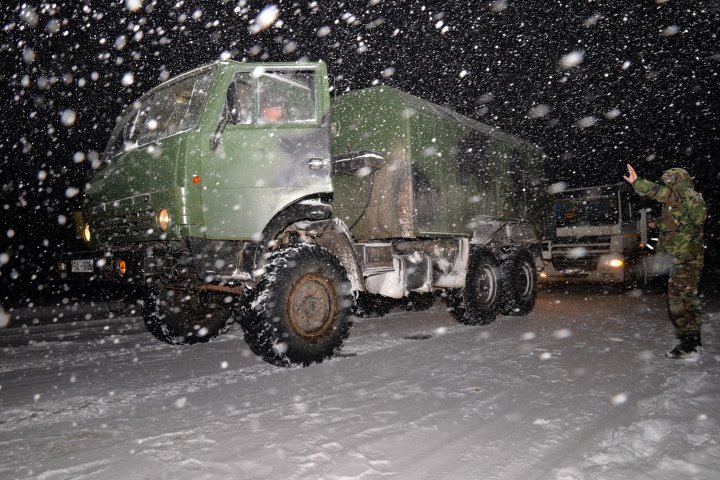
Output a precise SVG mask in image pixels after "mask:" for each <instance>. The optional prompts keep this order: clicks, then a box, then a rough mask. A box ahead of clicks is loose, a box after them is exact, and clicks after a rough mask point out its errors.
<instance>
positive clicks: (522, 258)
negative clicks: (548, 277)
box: [498, 247, 537, 316]
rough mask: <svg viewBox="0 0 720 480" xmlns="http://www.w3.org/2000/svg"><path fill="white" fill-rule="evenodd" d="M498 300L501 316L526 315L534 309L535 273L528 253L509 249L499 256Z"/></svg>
mask: <svg viewBox="0 0 720 480" xmlns="http://www.w3.org/2000/svg"><path fill="white" fill-rule="evenodd" d="M499 290H500V292H499V295H500V298H499V300H498V311H499V312H500V313H501V314H502V315H517V316H520V315H527V314H528V313H530V312H532V310H533V309H534V308H535V299H536V298H537V273H536V271H535V262H534V261H533V257H532V255H531V254H530V252H529V251H528V250H527V249H525V248H522V247H511V248H509V249H506V250H504V251H503V252H502V254H501V255H500V289H499Z"/></svg>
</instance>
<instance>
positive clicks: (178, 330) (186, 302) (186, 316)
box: [143, 286, 234, 345]
mask: <svg viewBox="0 0 720 480" xmlns="http://www.w3.org/2000/svg"><path fill="white" fill-rule="evenodd" d="M228 298H229V297H228V296H227V294H220V293H213V292H195V293H192V294H190V293H188V292H187V291H185V290H180V289H178V290H175V289H170V288H165V287H160V286H158V287H149V288H147V289H146V290H145V293H144V295H143V320H144V321H145V327H146V328H147V329H148V331H149V332H150V333H152V334H153V335H154V336H155V337H156V338H157V339H159V340H162V341H163V342H165V343H169V344H171V345H190V344H194V343H205V342H209V341H210V340H213V339H215V338H217V337H219V336H220V335H222V334H223V333H225V332H227V331H228V329H229V328H230V325H231V324H232V323H233V321H234V318H233V313H232V307H231V303H232V302H228V301H227V300H228ZM230 300H232V298H230Z"/></svg>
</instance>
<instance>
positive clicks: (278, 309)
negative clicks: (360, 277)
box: [242, 244, 353, 366]
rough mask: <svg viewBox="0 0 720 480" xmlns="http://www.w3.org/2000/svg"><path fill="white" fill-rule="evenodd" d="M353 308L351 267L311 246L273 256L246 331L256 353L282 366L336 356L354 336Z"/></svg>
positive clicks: (293, 247)
mask: <svg viewBox="0 0 720 480" xmlns="http://www.w3.org/2000/svg"><path fill="white" fill-rule="evenodd" d="M352 303H353V299H352V294H351V289H350V281H349V280H348V278H347V273H346V272H345V268H344V267H343V266H342V264H341V263H340V261H339V260H338V258H337V257H336V256H335V255H333V254H332V253H331V252H330V251H329V250H327V249H325V248H323V247H319V246H316V245H310V244H297V245H290V246H286V247H282V248H280V249H278V250H276V251H274V252H272V253H271V254H270V257H269V258H268V259H267V263H266V265H265V274H264V276H263V279H262V280H261V281H260V283H259V284H258V286H257V287H256V289H255V291H254V293H253V296H252V298H251V301H250V305H249V308H248V309H247V313H246V314H244V315H243V319H242V327H243V330H244V331H245V341H246V342H247V343H248V345H249V346H250V349H251V350H252V351H253V352H255V354H257V355H259V356H261V357H262V358H263V360H265V361H266V362H268V363H271V364H273V365H277V366H289V365H292V364H301V365H310V364H311V363H319V362H322V361H323V360H325V359H326V358H330V357H332V356H333V355H334V354H335V352H336V351H338V350H339V349H340V348H341V347H342V344H343V341H344V340H345V339H346V338H347V336H348V335H349V333H350V325H351V323H350V320H349V319H348V316H349V310H350V306H351V305H352Z"/></svg>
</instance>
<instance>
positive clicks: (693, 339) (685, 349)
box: [667, 332, 702, 358]
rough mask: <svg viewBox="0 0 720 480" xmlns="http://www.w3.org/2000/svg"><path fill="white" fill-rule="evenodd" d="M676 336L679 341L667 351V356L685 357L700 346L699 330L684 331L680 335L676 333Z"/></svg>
mask: <svg viewBox="0 0 720 480" xmlns="http://www.w3.org/2000/svg"><path fill="white" fill-rule="evenodd" d="M678 338H679V339H680V343H678V344H677V346H676V347H675V348H673V349H672V350H670V352H668V354H667V356H668V357H671V358H682V357H686V356H688V355H689V354H691V353H693V352H696V351H697V347H701V346H702V342H701V341H700V332H698V333H685V334H682V335H678Z"/></svg>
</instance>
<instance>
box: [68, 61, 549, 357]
mask: <svg viewBox="0 0 720 480" xmlns="http://www.w3.org/2000/svg"><path fill="white" fill-rule="evenodd" d="M542 157H543V155H542V152H541V151H540V150H539V149H538V148H537V147H536V146H534V145H531V144H528V143H526V142H522V141H520V140H518V139H517V138H515V137H513V136H511V135H508V134H506V133H503V132H501V131H499V130H497V129H494V128H491V127H489V126H487V125H484V124H481V123H479V122H476V121H473V120H471V119H469V118H466V117H463V116H461V115H459V114H457V113H455V112H453V111H451V110H448V109H446V108H444V107H441V106H438V105H435V104H432V103H429V102H426V101H424V100H421V99H419V98H416V97H413V96H411V95H408V94H406V93H403V92H400V91H398V90H395V89H392V88H389V87H375V88H369V89H367V90H361V91H358V92H352V93H347V94H344V95H342V96H340V97H338V98H336V99H334V100H333V101H332V102H331V98H330V88H329V85H328V76H327V70H326V66H325V64H324V63H322V62H318V63H311V62H300V63H265V64H252V63H238V62H233V61H219V62H215V63H212V64H210V65H207V66H203V67H200V68H197V69H195V70H192V71H189V72H187V73H184V74H182V75H180V76H178V77H176V78H174V79H172V80H169V81H167V82H165V83H163V84H162V85H160V86H158V87H157V88H155V89H153V90H151V91H150V92H148V93H147V94H146V95H144V96H142V97H141V98H140V99H138V100H137V101H136V102H135V103H133V104H132V105H131V106H130V107H129V108H128V109H127V110H126V111H125V112H124V113H123V114H122V116H121V117H119V119H118V122H117V125H116V127H115V129H114V131H113V133H112V137H111V139H110V141H109V143H108V146H107V149H106V151H105V152H104V155H103V157H102V164H101V166H100V167H99V168H98V169H97V170H95V171H94V172H93V174H92V176H91V178H90V179H89V181H88V183H87V186H86V190H85V203H84V207H83V212H82V220H81V223H80V225H79V226H78V230H79V231H80V232H82V236H83V239H84V240H85V242H86V244H87V245H88V249H87V251H83V252H74V253H69V254H67V255H64V256H63V257H62V258H61V259H60V261H59V262H58V266H59V269H60V271H61V273H62V275H63V276H65V277H66V278H74V279H78V278H79V279H81V280H83V281H91V280H98V281H102V282H111V283H114V284H116V285H117V286H118V288H119V287H120V285H121V284H123V285H131V286H133V288H134V292H135V294H136V295H137V298H138V300H139V303H140V304H142V308H143V316H144V321H145V324H146V326H147V328H148V330H149V331H150V332H151V333H152V334H153V335H155V336H156V337H157V338H158V339H160V340H162V341H165V342H168V343H171V344H191V343H197V342H205V341H208V340H210V339H213V338H216V337H218V336H219V335H221V334H222V333H224V332H225V331H226V330H227V329H228V328H229V326H230V325H231V323H233V322H238V323H239V324H240V325H241V326H242V328H243V330H244V333H245V339H246V341H247V343H248V345H249V346H250V348H251V349H252V350H253V351H254V352H255V353H256V354H257V355H259V356H261V357H262V358H263V359H264V360H266V361H267V362H270V363H272V364H275V365H291V364H302V365H308V364H311V363H313V362H321V361H322V360H324V359H326V358H330V357H332V356H333V355H334V354H335V353H336V352H337V351H338V350H339V349H340V348H341V347H342V344H343V341H344V339H346V338H347V336H348V334H349V329H350V325H351V321H350V319H349V317H350V316H351V315H353V314H354V315H358V316H362V315H373V314H381V313H383V312H384V310H386V309H387V307H388V306H389V305H394V304H395V303H393V302H401V303H403V304H404V305H408V304H410V305H414V306H416V307H420V306H428V305H429V304H431V303H432V301H433V300H434V299H435V298H436V296H438V295H441V296H443V297H444V298H445V300H446V301H447V303H448V306H449V309H448V310H449V311H450V313H451V314H452V315H453V316H454V317H455V318H456V319H457V320H458V321H459V322H461V323H464V324H483V323H487V322H490V321H492V320H493V319H494V318H495V315H496V312H499V313H501V314H505V315H524V314H527V313H528V312H530V311H531V310H532V309H533V307H534V304H535V297H536V270H537V269H538V268H542V257H541V250H540V237H539V235H538V232H537V229H536V228H535V220H536V219H538V218H539V217H540V216H541V215H543V214H544V208H545V207H546V206H547V205H549V203H548V202H547V201H546V200H545V196H544V191H545V189H544V188H543V185H542V183H543V170H542Z"/></svg>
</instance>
